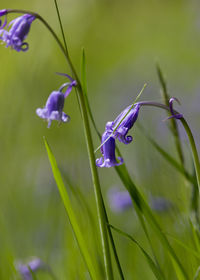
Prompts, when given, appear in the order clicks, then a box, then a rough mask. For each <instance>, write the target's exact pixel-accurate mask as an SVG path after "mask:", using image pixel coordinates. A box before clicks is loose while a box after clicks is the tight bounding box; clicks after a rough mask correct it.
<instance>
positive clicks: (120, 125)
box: [106, 104, 140, 144]
mask: <svg viewBox="0 0 200 280" xmlns="http://www.w3.org/2000/svg"><path fill="white" fill-rule="evenodd" d="M139 109H140V104H136V105H134V106H133V105H130V106H128V107H127V108H126V109H124V110H123V111H122V112H121V114H119V116H118V117H117V118H116V119H115V120H114V122H107V124H106V130H108V131H110V132H112V133H113V137H115V138H118V140H119V141H120V142H122V143H124V144H129V143H130V142H131V141H132V140H133V138H132V136H130V135H128V136H127V134H128V132H129V130H130V129H131V128H132V127H133V125H134V123H135V122H136V120H137V118H138V114H139Z"/></svg>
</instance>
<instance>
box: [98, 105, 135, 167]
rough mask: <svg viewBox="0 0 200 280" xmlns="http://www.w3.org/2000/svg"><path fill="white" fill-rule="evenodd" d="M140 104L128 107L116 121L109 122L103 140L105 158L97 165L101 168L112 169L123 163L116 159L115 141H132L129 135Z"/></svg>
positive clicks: (102, 151) (102, 150)
mask: <svg viewBox="0 0 200 280" xmlns="http://www.w3.org/2000/svg"><path fill="white" fill-rule="evenodd" d="M139 109H140V104H139V103H137V104H135V105H130V106H128V107H127V108H126V109H125V110H123V111H122V112H121V114H120V115H119V116H118V117H117V118H116V119H115V120H114V122H107V123H106V128H105V132H104V134H103V135H102V139H101V144H102V146H101V153H102V155H103V157H101V158H100V159H97V160H96V165H97V166H99V167H111V166H115V165H120V164H122V163H123V159H122V158H118V159H119V162H117V160H116V158H115V139H118V140H119V141H120V142H122V143H124V144H129V143H130V142H131V141H132V136H130V135H127V134H128V132H129V130H130V129H131V128H132V127H133V125H134V123H135V122H136V120H137V117H138V113H139Z"/></svg>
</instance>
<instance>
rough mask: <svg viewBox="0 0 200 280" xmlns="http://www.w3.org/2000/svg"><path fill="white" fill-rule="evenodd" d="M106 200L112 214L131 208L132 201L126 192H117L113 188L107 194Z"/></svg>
mask: <svg viewBox="0 0 200 280" xmlns="http://www.w3.org/2000/svg"><path fill="white" fill-rule="evenodd" d="M108 199H109V203H110V207H111V209H112V210H113V211H114V212H122V211H124V210H127V209H128V208H130V207H132V200H131V197H130V195H129V193H128V192H127V191H119V190H118V189H116V188H113V189H111V190H109V192H108Z"/></svg>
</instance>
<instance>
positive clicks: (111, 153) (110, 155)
mask: <svg viewBox="0 0 200 280" xmlns="http://www.w3.org/2000/svg"><path fill="white" fill-rule="evenodd" d="M107 139H108V140H107ZM106 140H107V141H106ZM104 142H105V143H104ZM101 143H102V144H103V143H104V144H103V146H102V147H101V153H102V155H103V156H102V157H101V158H98V159H97V160H96V165H97V166H98V167H112V166H116V165H120V164H122V163H123V159H122V158H120V157H119V158H118V161H117V159H116V157H115V138H113V137H112V136H111V137H110V133H109V132H107V131H105V132H104V133H103V135H102V139H101Z"/></svg>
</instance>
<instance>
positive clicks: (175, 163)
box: [138, 124, 196, 184]
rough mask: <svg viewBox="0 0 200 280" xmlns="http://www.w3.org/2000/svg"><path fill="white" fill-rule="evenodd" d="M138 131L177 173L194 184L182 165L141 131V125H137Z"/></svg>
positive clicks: (193, 180)
mask: <svg viewBox="0 0 200 280" xmlns="http://www.w3.org/2000/svg"><path fill="white" fill-rule="evenodd" d="M138 127H139V129H140V130H141V131H142V133H143V134H144V135H145V137H146V139H147V140H148V141H149V142H150V143H151V144H152V145H153V146H154V148H155V149H156V150H157V151H158V152H159V153H160V154H161V155H162V156H163V158H164V159H165V160H167V161H168V162H169V163H170V164H171V165H172V166H173V167H174V168H175V169H176V170H177V171H179V172H180V173H181V174H182V175H183V176H184V177H185V178H186V179H187V180H188V181H189V182H190V183H192V184H195V183H196V180H195V178H194V176H192V175H191V174H189V173H188V172H187V170H186V169H185V168H184V166H183V165H182V164H180V163H179V162H178V161H177V160H176V159H175V158H173V157H172V156H171V155H170V154H169V153H168V152H166V151H165V150H164V149H163V148H162V147H161V146H160V145H159V144H158V143H157V142H156V141H155V140H154V139H153V138H151V137H150V136H149V135H148V134H147V133H146V132H145V131H144V129H143V127H142V126H141V124H139V125H138Z"/></svg>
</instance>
